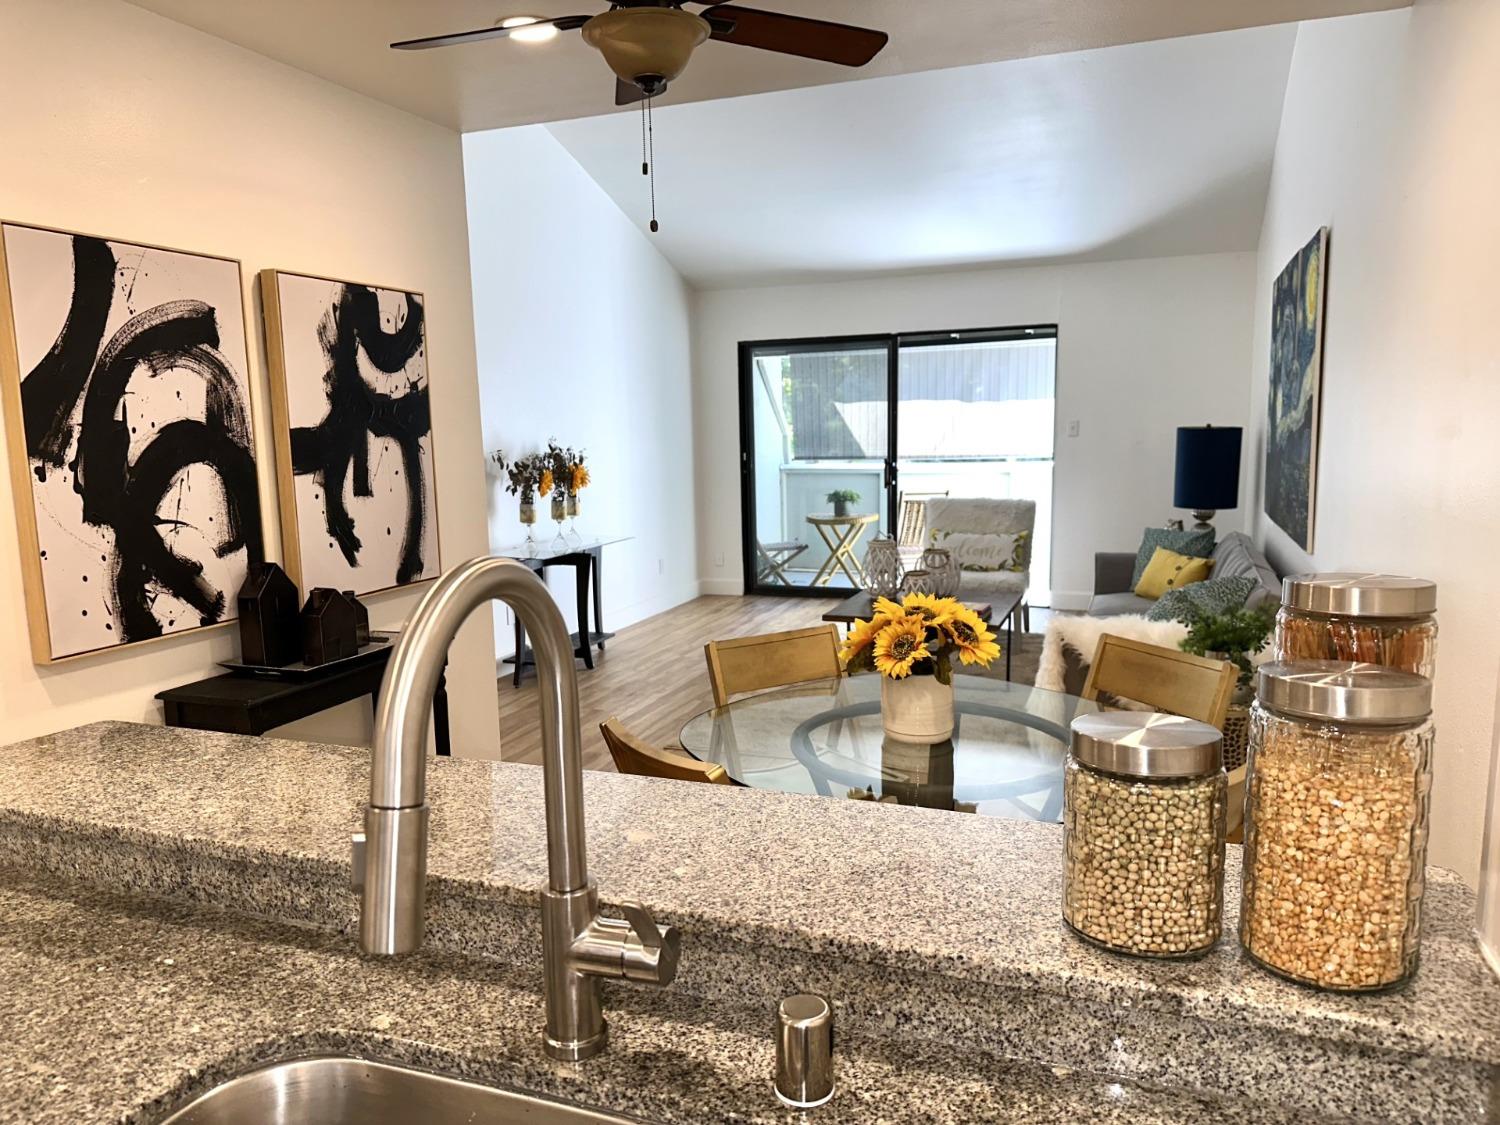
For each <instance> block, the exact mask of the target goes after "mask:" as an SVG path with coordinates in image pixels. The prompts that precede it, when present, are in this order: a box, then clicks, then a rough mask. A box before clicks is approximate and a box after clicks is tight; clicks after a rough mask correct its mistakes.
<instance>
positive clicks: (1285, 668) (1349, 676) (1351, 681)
mask: <svg viewBox="0 0 1500 1125" xmlns="http://www.w3.org/2000/svg"><path fill="white" fill-rule="evenodd" d="M1256 698H1257V699H1258V700H1259V701H1260V704H1261V706H1263V707H1269V708H1270V709H1271V710H1273V711H1280V712H1282V713H1284V714H1288V715H1296V716H1299V717H1301V718H1306V719H1329V720H1332V721H1334V722H1349V723H1372V724H1380V725H1383V726H1397V725H1400V724H1403V723H1417V722H1421V721H1422V720H1423V719H1425V718H1427V716H1428V715H1430V714H1431V713H1432V681H1431V680H1429V679H1427V677H1425V676H1418V675H1415V674H1414V673H1411V672H1401V671H1398V670H1397V669H1395V668H1386V667H1384V666H1383V665H1380V664H1350V663H1347V662H1345V661H1341V660H1294V661H1279V662H1276V663H1271V664H1262V665H1261V666H1260V676H1259V682H1258V684H1257V688H1256Z"/></svg>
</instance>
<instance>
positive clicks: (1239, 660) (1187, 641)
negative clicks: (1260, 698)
mask: <svg viewBox="0 0 1500 1125" xmlns="http://www.w3.org/2000/svg"><path fill="white" fill-rule="evenodd" d="M1275 624H1276V607H1275V606H1274V605H1271V604H1270V603H1265V604H1262V605H1260V606H1259V607H1257V608H1255V609H1247V608H1245V607H1243V606H1242V607H1240V608H1239V609H1232V610H1228V611H1226V612H1223V613H1209V612H1206V611H1200V612H1198V613H1197V614H1195V615H1194V616H1193V617H1192V619H1191V620H1189V621H1188V634H1187V636H1186V637H1184V638H1183V640H1182V644H1181V646H1180V647H1181V648H1182V651H1183V652H1190V653H1193V654H1194V655H1195V656H1207V657H1210V658H1212V659H1215V660H1227V661H1229V662H1230V663H1231V664H1233V665H1234V666H1235V667H1236V668H1238V669H1239V670H1240V678H1239V685H1238V690H1237V691H1236V692H1235V702H1236V703H1249V702H1250V699H1251V697H1252V696H1253V695H1254V686H1253V684H1252V682H1251V681H1252V677H1253V676H1254V675H1255V668H1254V665H1253V663H1252V661H1251V658H1252V657H1254V656H1255V654H1256V653H1258V652H1260V650H1261V649H1263V648H1265V647H1266V642H1267V641H1268V640H1270V639H1271V630H1272V629H1273V628H1274V627H1275Z"/></svg>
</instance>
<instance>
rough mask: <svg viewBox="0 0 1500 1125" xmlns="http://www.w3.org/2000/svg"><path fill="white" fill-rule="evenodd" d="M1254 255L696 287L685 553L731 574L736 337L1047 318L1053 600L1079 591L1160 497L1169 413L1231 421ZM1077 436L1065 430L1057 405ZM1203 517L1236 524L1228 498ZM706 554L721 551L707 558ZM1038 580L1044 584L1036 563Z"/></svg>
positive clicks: (1161, 504) (1079, 599)
mask: <svg viewBox="0 0 1500 1125" xmlns="http://www.w3.org/2000/svg"><path fill="white" fill-rule="evenodd" d="M1254 273H1255V255H1253V254H1211V255H1202V256H1193V257H1180V258H1154V259H1147V260H1137V261H1124V262H1104V263H1087V264H1074V265H1059V266H1039V267H1026V268H1016V269H996V270H976V271H971V272H962V273H946V274H922V275H913V276H905V277H886V278H880V279H874V280H869V281H847V282H834V283H828V284H818V285H796V286H775V287H768V288H763V289H735V290H715V291H709V292H704V293H701V294H699V296H698V299H697V313H696V320H695V332H696V351H695V381H696V389H697V392H696V393H697V397H696V399H695V404H694V408H695V417H696V422H697V434H698V470H699V477H700V481H701V487H700V491H699V496H698V522H699V527H700V534H699V549H700V566H701V568H702V573H703V575H704V577H705V584H704V586H705V591H706V592H710V593H723V594H730V593H739V592H741V591H742V590H743V588H744V586H743V575H742V566H741V561H740V492H739V487H740V486H739V431H738V425H739V423H738V408H737V397H736V396H737V384H738V368H737V364H738V358H737V345H738V343H739V342H740V341H741V340H766V339H781V338H792V337H800V336H836V335H846V334H855V333H860V332H916V331H937V330H942V329H959V328H988V327H1001V326H1007V325H1024V324H1057V325H1058V350H1057V430H1058V432H1057V435H1056V449H1057V469H1056V476H1055V483H1054V495H1053V505H1054V513H1055V515H1054V521H1053V547H1052V551H1053V565H1052V571H1053V573H1052V589H1053V603H1054V604H1055V605H1058V606H1060V607H1064V608H1078V607H1081V606H1083V605H1086V604H1087V601H1088V595H1089V592H1090V591H1091V590H1092V589H1093V566H1094V552H1095V551H1096V550H1118V551H1124V550H1134V548H1135V546H1136V545H1137V544H1138V543H1139V542H1140V538H1141V529H1142V528H1143V527H1145V526H1147V525H1159V524H1161V523H1163V522H1164V521H1165V520H1166V519H1167V518H1169V517H1171V516H1175V515H1182V514H1183V513H1180V512H1175V511H1174V510H1173V509H1172V474H1173V461H1174V457H1175V452H1176V450H1175V441H1176V438H1175V431H1176V427H1177V426H1179V425H1201V424H1203V423H1205V422H1212V423H1214V424H1216V425H1244V424H1245V421H1246V402H1245V398H1244V394H1245V387H1246V373H1245V358H1244V352H1243V350H1242V349H1243V348H1245V347H1248V346H1249V343H1250V332H1251V307H1252V302H1253V299H1254V294H1253V291H1252V288H1251V287H1252V285H1253V283H1254ZM1073 420H1076V421H1078V422H1079V424H1080V432H1079V436H1078V437H1076V438H1070V437H1067V436H1065V435H1066V433H1067V424H1068V422H1069V421H1073ZM1218 523H1219V525H1220V526H1221V527H1224V528H1227V529H1239V528H1240V527H1242V526H1243V523H1244V516H1243V512H1225V513H1223V514H1221V515H1220V516H1219V519H1218ZM721 560H722V562H721ZM1039 585H1046V581H1045V578H1043V579H1041V580H1040V581H1039Z"/></svg>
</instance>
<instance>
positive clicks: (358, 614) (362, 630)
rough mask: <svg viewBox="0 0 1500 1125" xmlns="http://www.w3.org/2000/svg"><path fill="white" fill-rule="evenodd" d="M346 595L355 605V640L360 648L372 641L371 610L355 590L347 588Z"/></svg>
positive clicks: (350, 602)
mask: <svg viewBox="0 0 1500 1125" xmlns="http://www.w3.org/2000/svg"><path fill="white" fill-rule="evenodd" d="M344 597H345V598H347V599H348V601H349V604H350V605H352V606H353V607H354V615H355V625H354V640H355V643H356V644H358V645H359V647H360V648H364V647H365V645H367V644H369V643H370V610H369V608H368V607H367V606H366V605H365V603H364V602H362V601H360V600H359V599H358V598H356V597H355V596H354V591H353V590H345V591H344Z"/></svg>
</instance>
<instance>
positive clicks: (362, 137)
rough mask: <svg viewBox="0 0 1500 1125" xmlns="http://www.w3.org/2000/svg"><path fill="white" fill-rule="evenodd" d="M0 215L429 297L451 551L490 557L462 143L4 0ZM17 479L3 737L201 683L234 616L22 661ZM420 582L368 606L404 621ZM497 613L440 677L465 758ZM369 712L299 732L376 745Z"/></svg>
mask: <svg viewBox="0 0 1500 1125" xmlns="http://www.w3.org/2000/svg"><path fill="white" fill-rule="evenodd" d="M0 27H3V28H4V29H5V30H4V33H3V34H4V40H5V65H4V66H3V67H0V103H3V104H4V105H5V107H6V108H5V112H4V113H3V114H0V153H4V154H5V155H4V160H5V163H4V172H3V174H0V215H3V216H4V217H5V218H7V219H10V220H15V221H24V222H29V223H36V224H41V225H50V226H56V227H62V228H66V229H70V230H80V231H86V232H89V233H93V234H101V235H107V236H111V237H117V238H123V239H128V240H133V241H138V242H148V243H156V244H161V245H166V246H172V247H176V248H181V249H184V250H197V251H203V252H205V253H210V254H219V255H224V256H228V257H233V258H238V259H240V261H241V262H242V263H243V268H244V281H245V291H246V294H247V296H250V295H252V294H254V291H255V290H254V282H255V276H256V273H257V271H259V270H261V269H262V268H265V267H280V268H285V269H292V270H300V271H304V272H310V273H324V274H330V275H332V276H335V277H352V278H360V279H369V280H370V281H372V282H379V283H382V284H388V285H402V286H410V287H412V288H414V289H419V290H422V291H424V292H425V293H426V295H427V298H428V309H427V312H428V324H429V344H430V348H431V352H432V356H433V368H432V375H433V379H432V408H433V425H434V434H435V443H434V445H435V456H436V464H437V475H438V481H439V492H438V509H439V521H440V525H441V533H442V543H441V546H442V552H443V559H444V562H445V563H447V564H450V565H451V564H453V563H457V562H459V561H461V560H463V559H464V558H466V557H469V556H471V555H475V554H479V553H481V552H483V551H484V549H485V536H484V530H483V527H482V519H481V518H478V517H477V513H481V512H483V510H484V504H485V496H484V472H483V468H482V461H481V447H480V441H479V424H478V394H477V388H476V385H475V377H474V370H475V369H474V345H473V316H472V306H471V297H470V292H469V271H468V241H467V238H466V232H465V226H464V210H463V206H464V205H463V190H464V185H463V167H462V158H461V152H460V146H459V140H458V137H457V135H456V134H454V133H452V132H449V131H447V130H445V129H442V128H440V127H438V126H435V125H432V124H429V123H427V122H424V121H420V120H418V119H417V118H415V117H411V116H409V115H407V114H405V113H402V112H400V111H398V110H395V109H391V108H389V107H387V106H384V105H381V104H379V103H377V102H374V101H370V100H368V99H366V98H363V97H360V96H358V95H355V94H352V93H350V92H349V91H347V90H343V89H341V88H339V87H336V86H333V85H331V84H329V83H326V82H322V81H320V80H317V79H314V78H312V77H310V76H308V75H306V74H304V73H303V72H301V71H298V70H293V69H291V68H289V67H286V66H282V65H280V64H278V63H274V62H271V61H270V60H268V59H266V58H263V57H261V56H259V55H255V54H252V53H250V52H248V51H245V50H242V49H240V48H237V47H233V46H230V45H229V44H227V43H225V42H223V41H221V40H218V39H214V38H211V37H209V36H206V35H203V34H201V33H199V32H196V31H192V30H189V29H188V28H185V27H183V26H182V25H180V24H176V23H173V22H171V21H169V20H165V19H162V18H161V17H159V16H155V15H152V14H149V13H147V12H145V11H143V10H142V9H139V8H136V7H133V6H131V5H129V4H125V3H121V2H118V0H68V2H67V3H66V4H58V3H55V2H54V0H0ZM258 305H259V301H258V298H257V299H256V307H255V309H254V310H253V311H251V312H249V313H247V316H248V318H249V319H248V336H249V339H250V342H251V349H250V364H251V388H252V393H253V397H254V420H255V435H256V444H257V451H258V455H259V461H260V474H261V503H262V507H263V509H264V513H265V519H266V527H267V537H268V543H269V550H270V552H271V553H272V554H273V556H275V555H276V554H277V545H278V536H277V534H276V530H275V529H276V527H277V524H276V507H275V488H274V474H273V468H274V449H273V445H272V441H271V430H270V410H269V407H268V403H269V397H268V395H269V392H268V387H267V382H266V369H265V348H264V343H263V340H262V333H261V328H260V313H259V307H258ZM11 511H12V496H11V489H10V485H9V478H8V476H6V477H5V478H4V480H3V482H0V599H3V602H0V605H3V620H4V621H5V622H6V623H7V637H8V640H9V643H8V644H6V645H5V646H4V649H3V651H0V742H9V741H12V740H15V739H19V738H25V737H29V736H32V735H36V734H40V733H44V732H47V731H54V730H59V729H63V728H66V727H71V726H75V725H78V724H80V723H85V722H90V721H93V720H96V719H101V718H118V719H131V720H144V721H149V722H159V721H160V717H161V710H160V705H159V704H158V703H156V701H155V700H154V699H153V698H152V697H153V695H154V694H155V693H156V692H157V691H159V690H161V689H162V688H165V687H169V686H172V685H175V684H180V683H186V682H189V681H191V680H194V679H198V678H200V677H203V676H206V675H210V674H212V673H214V672H216V671H217V670H218V669H217V668H216V667H215V661H217V660H221V659H225V658H228V657H231V656H233V655H234V654H235V652H236V651H237V650H238V641H237V639H236V637H235V633H234V630H233V627H229V628H218V629H213V630H209V631H204V632H199V633H195V634H192V635H190V636H185V637H180V638H174V639H169V640H163V641H158V642H154V643H151V644H149V645H145V646H138V647H135V648H131V649H127V650H125V651H122V652H116V653H112V654H108V655H100V656H95V657H88V658H84V659H81V660H78V661H76V662H73V663H68V664H64V665H58V666H53V667H51V668H38V667H35V666H33V665H32V663H31V660H30V656H29V654H28V652H27V648H26V644H25V639H24V632H25V630H24V628H23V624H22V622H23V621H24V614H25V607H24V601H23V598H22V592H21V576H20V569H19V565H20V560H19V558H18V554H17V545H16V532H15V523H14V520H13V519H12V516H11ZM417 597H418V593H416V592H412V593H400V594H394V595H389V596H383V597H376V598H372V599H371V607H370V608H371V618H372V621H373V623H374V624H375V625H376V626H377V627H391V626H396V625H399V624H400V622H401V621H402V620H403V619H404V618H405V616H406V615H407V613H409V612H410V610H411V608H412V606H413V605H414V604H415V602H416V599H417ZM491 649H492V643H491V637H490V622H489V621H488V620H487V619H481V620H476V621H474V622H472V623H471V624H470V625H469V626H467V627H466V628H465V629H464V631H463V633H462V634H461V636H460V637H459V640H458V642H457V643H456V645H455V647H454V649H453V655H452V663H451V666H450V685H451V694H452V700H453V720H454V738H455V743H456V745H457V748H458V749H459V750H460V752H467V753H481V754H493V752H494V746H495V732H496V727H497V723H498V715H497V710H496V704H495V690H494V671H493V660H492V656H491ZM369 727H370V720H369V705H368V703H363V702H362V703H359V704H350V705H348V706H346V707H344V708H340V709H338V710H337V711H335V712H329V713H327V714H325V715H324V716H321V717H319V718H317V719H313V720H308V721H307V722H304V723H301V724H297V725H296V727H295V728H292V729H293V731H294V733H298V734H302V735H304V736H306V737H316V738H326V739H329V740H337V741H345V742H354V743H359V742H365V741H368V738H369Z"/></svg>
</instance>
